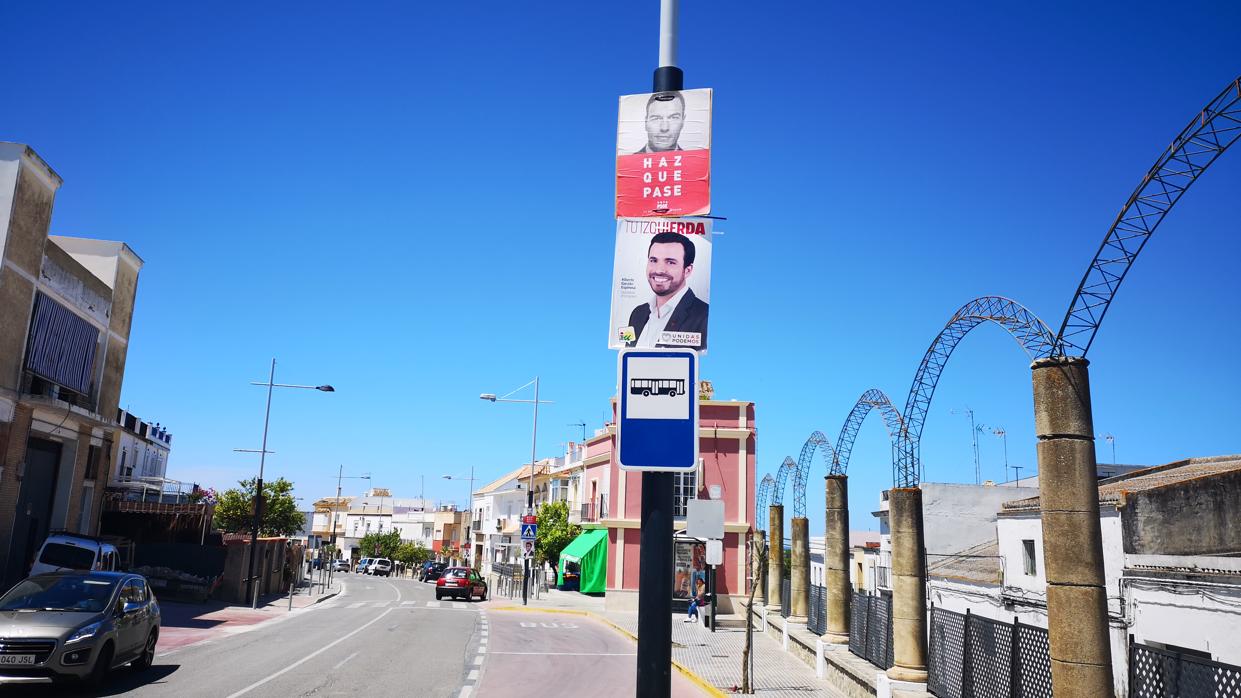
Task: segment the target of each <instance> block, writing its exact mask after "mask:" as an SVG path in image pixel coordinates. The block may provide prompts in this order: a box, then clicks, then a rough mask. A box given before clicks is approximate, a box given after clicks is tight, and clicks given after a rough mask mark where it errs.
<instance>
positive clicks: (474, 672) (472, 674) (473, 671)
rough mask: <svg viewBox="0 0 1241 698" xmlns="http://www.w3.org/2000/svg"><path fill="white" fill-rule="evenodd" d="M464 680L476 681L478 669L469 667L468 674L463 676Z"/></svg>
mask: <svg viewBox="0 0 1241 698" xmlns="http://www.w3.org/2000/svg"><path fill="white" fill-rule="evenodd" d="M465 680H466V681H477V680H478V669H470V673H469V675H468V676H466V677H465Z"/></svg>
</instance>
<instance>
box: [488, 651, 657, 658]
mask: <svg viewBox="0 0 1241 698" xmlns="http://www.w3.org/2000/svg"><path fill="white" fill-rule="evenodd" d="M491 653H493V655H516V656H526V655H545V656H547V657H637V656H638V653H637V652H491Z"/></svg>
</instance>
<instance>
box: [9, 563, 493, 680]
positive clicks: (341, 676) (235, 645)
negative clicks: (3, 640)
mask: <svg viewBox="0 0 1241 698" xmlns="http://www.w3.org/2000/svg"><path fill="white" fill-rule="evenodd" d="M342 580H343V582H344V587H345V591H344V592H343V593H342V594H340V595H339V596H336V597H334V598H332V599H329V600H327V601H325V602H323V603H321V604H318V605H316V606H311V607H309V608H306V609H304V610H301V611H297V612H295V613H292V614H289V615H287V616H282V617H279V618H276V619H274V620H271V621H268V622H266V623H263V624H261V625H255V626H251V628H252V629H247V630H245V631H244V632H237V633H233V634H228V635H224V636H221V637H215V638H213V639H210V640H207V641H204V642H201V643H198V644H194V645H190V646H188V647H183V648H180V649H175V650H171V651H167V652H163V651H160V652H159V653H158V654H157V656H156V660H155V665H154V666H153V667H151V669H150V670H148V671H147V672H144V673H141V674H134V673H132V672H130V671H128V670H127V669H122V670H119V671H117V672H115V673H114V674H113V676H112V678H111V680H110V681H109V683H108V685H107V687H106V688H105V689H104V690H103V691H102V692H101V693H100V694H99V695H122V694H124V695H132V696H178V697H182V696H183V697H185V698H194V697H196V696H202V697H203V698H208V697H210V698H221V697H224V696H227V697H228V698H240V697H241V696H308V695H315V696H345V695H367V694H369V695H380V696H384V695H398V694H405V695H418V696H460V695H463V693H462V689H463V686H465V685H467V684H472V681H470V680H469V678H468V677H469V676H470V674H471V671H473V670H475V669H477V668H478V666H477V665H475V664H474V660H475V657H476V655H477V654H478V652H477V651H476V650H477V648H478V642H479V636H480V626H481V623H482V617H483V614H482V613H481V604H479V603H477V602H474V603H467V602H464V601H450V600H447V599H445V600H444V601H441V602H436V601H435V600H434V599H435V592H434V589H435V587H434V586H433V585H431V584H423V583H421V582H418V581H415V580H408V579H391V580H390V579H386V578H377V577H365V576H359V575H354V574H345V575H342ZM474 676H475V677H477V676H478V674H477V673H475V674H474ZM0 695H5V696H10V695H12V696H17V695H32V696H33V695H38V696H48V695H66V696H68V695H81V693H80V692H76V691H75V690H74V689H73V688H72V687H66V688H65V689H64V690H58V689H52V688H49V687H32V688H22V689H16V688H10V689H8V690H5V691H2V692H0Z"/></svg>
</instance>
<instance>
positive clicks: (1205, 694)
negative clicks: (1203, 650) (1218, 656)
mask: <svg viewBox="0 0 1241 698" xmlns="http://www.w3.org/2000/svg"><path fill="white" fill-rule="evenodd" d="M1129 696H1130V698H1167V697H1168V696H1179V698H1241V666H1234V665H1232V664H1224V663H1222V662H1215V661H1211V660H1210V659H1205V658H1202V657H1194V656H1192V655H1187V654H1181V653H1180V652H1173V651H1171V650H1165V649H1159V648H1157V647H1150V646H1148V645H1143V644H1141V643H1138V642H1134V641H1133V636H1132V635H1130V636H1129Z"/></svg>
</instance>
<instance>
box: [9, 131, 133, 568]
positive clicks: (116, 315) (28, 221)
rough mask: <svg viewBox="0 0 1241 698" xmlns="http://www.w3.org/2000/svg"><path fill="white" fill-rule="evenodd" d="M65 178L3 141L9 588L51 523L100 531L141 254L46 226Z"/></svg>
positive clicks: (27, 565) (27, 150)
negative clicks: (66, 233)
mask: <svg viewBox="0 0 1241 698" xmlns="http://www.w3.org/2000/svg"><path fill="white" fill-rule="evenodd" d="M61 183H62V180H61V178H60V176H59V175H57V174H56V172H55V171H54V170H53V169H52V168H51V167H50V166H48V164H47V163H46V162H44V161H43V159H42V158H40V157H39V156H38V154H36V153H35V152H34V150H33V149H31V148H30V147H29V146H26V145H23V144H20V143H5V142H0V563H2V564H3V565H4V568H3V569H4V582H5V586H6V587H7V586H8V585H9V584H11V583H13V582H14V581H16V580H18V579H21V578H22V577H24V576H25V575H26V573H27V572H28V571H29V569H30V565H31V563H32V561H33V558H34V555H35V554H36V552H37V551H38V548H39V546H40V545H41V544H42V543H43V540H44V538H45V537H46V536H47V534H48V532H49V531H53V530H60V529H65V530H70V531H74V532H78V533H85V534H89V535H95V534H97V533H98V532H99V521H100V510H101V508H102V499H103V495H104V489H105V486H106V485H107V482H108V478H109V476H110V474H111V472H110V471H111V467H112V460H113V458H112V453H113V451H114V445H115V443H116V441H117V438H118V437H117V432H118V430H119V429H120V425H119V424H118V423H117V421H116V416H117V414H118V413H117V406H118V404H119V402H120V394H121V383H122V380H123V378H124V373H125V357H126V353H127V350H128V344H129V332H130V325H131V321H132V318H133V310H134V299H135V295H136V293H137V287H138V273H139V271H140V270H141V269H142V265H143V262H142V260H141V259H140V258H139V257H138V255H136V254H135V253H134V251H133V250H131V249H130V248H129V247H128V246H127V245H126V244H125V243H123V242H110V241H104V240H90V239H85V238H77V237H65V236H60V235H49V234H48V232H49V227H50V224H51V220H52V207H53V203H54V201H55V198H56V192H57V190H58V189H59V188H60V185H61Z"/></svg>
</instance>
